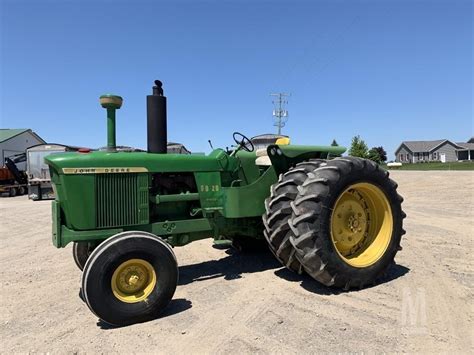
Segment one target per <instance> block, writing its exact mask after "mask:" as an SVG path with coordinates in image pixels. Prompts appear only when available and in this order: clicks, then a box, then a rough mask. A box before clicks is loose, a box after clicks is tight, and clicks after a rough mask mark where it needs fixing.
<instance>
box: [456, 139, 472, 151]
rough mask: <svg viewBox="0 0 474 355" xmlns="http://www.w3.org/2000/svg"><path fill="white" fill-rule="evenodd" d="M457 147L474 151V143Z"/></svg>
mask: <svg viewBox="0 0 474 355" xmlns="http://www.w3.org/2000/svg"><path fill="white" fill-rule="evenodd" d="M456 144H457V145H459V146H461V147H463V148H464V149H469V150H474V141H473V142H472V143H463V142H460V143H456Z"/></svg>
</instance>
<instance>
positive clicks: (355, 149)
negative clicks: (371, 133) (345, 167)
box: [349, 135, 369, 158]
mask: <svg viewBox="0 0 474 355" xmlns="http://www.w3.org/2000/svg"><path fill="white" fill-rule="evenodd" d="M368 154H369V147H368V146H367V144H366V143H365V142H364V140H363V139H362V138H360V136H359V135H357V136H354V137H353V138H352V142H351V147H350V149H349V155H350V156H351V157H360V158H367V156H368Z"/></svg>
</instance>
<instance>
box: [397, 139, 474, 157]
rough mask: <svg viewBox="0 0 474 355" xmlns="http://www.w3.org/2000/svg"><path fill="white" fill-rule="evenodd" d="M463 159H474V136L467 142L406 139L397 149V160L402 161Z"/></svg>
mask: <svg viewBox="0 0 474 355" xmlns="http://www.w3.org/2000/svg"><path fill="white" fill-rule="evenodd" d="M462 160H474V137H473V138H471V139H469V140H468V141H467V142H466V143H462V142H461V143H453V142H451V141H450V140H448V139H438V140H435V141H405V142H402V143H401V144H400V146H399V147H398V148H397V150H395V161H397V162H400V163H419V162H427V161H440V162H443V163H445V162H453V161H462Z"/></svg>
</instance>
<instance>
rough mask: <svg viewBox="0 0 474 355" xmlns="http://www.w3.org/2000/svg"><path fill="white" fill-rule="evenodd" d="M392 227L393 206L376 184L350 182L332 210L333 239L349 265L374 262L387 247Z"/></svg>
mask: <svg viewBox="0 0 474 355" xmlns="http://www.w3.org/2000/svg"><path fill="white" fill-rule="evenodd" d="M392 231H393V215H392V209H391V208H390V204H389V202H388V199H387V197H386V196H385V193H384V192H383V191H382V190H381V189H380V188H379V187H377V186H376V185H373V184H370V183H358V184H354V185H351V186H349V187H348V188H347V189H346V190H344V192H343V193H342V194H341V195H340V196H339V198H338V199H337V201H336V203H335V205H334V208H333V211H332V214H331V240H332V243H333V245H334V247H335V249H336V251H337V253H338V254H339V256H341V258H342V259H343V260H344V261H345V262H346V263H348V264H349V265H351V266H354V267H358V268H363V267H367V266H370V265H373V264H375V263H376V262H377V261H378V260H380V258H381V257H382V256H383V255H384V253H385V251H386V250H387V248H388V245H389V244H390V240H391V238H392Z"/></svg>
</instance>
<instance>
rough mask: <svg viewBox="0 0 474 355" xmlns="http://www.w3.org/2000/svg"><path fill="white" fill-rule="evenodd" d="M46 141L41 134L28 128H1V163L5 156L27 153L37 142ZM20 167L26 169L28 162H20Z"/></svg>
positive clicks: (42, 142)
mask: <svg viewBox="0 0 474 355" xmlns="http://www.w3.org/2000/svg"><path fill="white" fill-rule="evenodd" d="M44 143H46V142H45V141H44V140H43V139H42V138H41V137H40V136H38V135H37V134H36V133H35V132H33V131H32V130H31V129H28V128H23V129H22V128H19V129H5V128H2V129H0V159H1V160H0V162H1V164H0V165H3V164H4V162H5V158H9V157H12V156H14V155H17V154H21V153H25V151H26V149H27V148H29V147H31V146H33V145H37V144H44ZM17 166H18V169H20V170H26V162H23V163H18V164H17Z"/></svg>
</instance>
